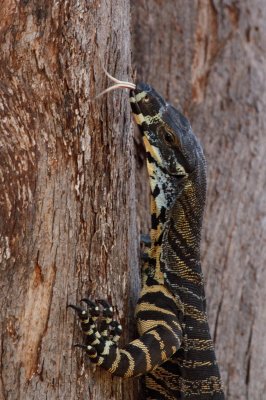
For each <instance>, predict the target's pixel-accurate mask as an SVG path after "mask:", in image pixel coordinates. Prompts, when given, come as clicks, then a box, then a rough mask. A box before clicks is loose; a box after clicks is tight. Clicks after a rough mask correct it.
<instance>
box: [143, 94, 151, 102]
mask: <svg viewBox="0 0 266 400" xmlns="http://www.w3.org/2000/svg"><path fill="white" fill-rule="evenodd" d="M149 100H150V99H149V96H148V95H147V94H146V95H145V97H143V101H144V103H148V102H149Z"/></svg>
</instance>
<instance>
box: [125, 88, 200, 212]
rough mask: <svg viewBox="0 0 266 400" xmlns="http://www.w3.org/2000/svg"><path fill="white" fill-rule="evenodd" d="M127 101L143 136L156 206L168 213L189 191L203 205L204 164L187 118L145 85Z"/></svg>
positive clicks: (135, 90) (198, 144) (132, 93)
mask: <svg viewBox="0 0 266 400" xmlns="http://www.w3.org/2000/svg"><path fill="white" fill-rule="evenodd" d="M130 102H131V108H132V112H133V114H134V118H135V121H136V123H137V124H138V125H139V128H140V130H141V133H142V136H143V141H144V146H145V149H146V155H147V166H148V173H149V177H150V184H151V189H152V195H153V197H154V198H155V201H156V203H157V207H158V208H159V209H166V211H167V210H169V209H170V208H171V207H172V206H173V204H174V203H175V202H176V200H177V199H178V198H180V196H181V195H182V193H183V192H184V191H185V192H186V191H191V190H192V189H193V190H192V191H193V193H194V197H195V196H197V193H198V194H199V195H200V197H201V199H202V202H203V204H202V205H203V206H204V200H205V192H206V163H205V158H204V154H203V151H202V147H201V145H200V143H199V140H198V139H197V138H196V136H195V135H194V133H193V131H192V128H191V125H190V123H189V121H188V120H187V118H186V117H185V116H184V115H183V114H182V113H181V112H180V111H178V110H176V109H175V108H174V107H173V106H171V105H170V104H168V103H167V102H166V101H165V100H164V99H163V98H162V97H161V96H160V95H159V94H158V93H157V92H156V91H155V90H154V89H153V88H152V87H151V86H149V85H148V84H146V83H139V84H137V85H136V87H135V89H132V90H131V92H130ZM192 200H193V199H192Z"/></svg>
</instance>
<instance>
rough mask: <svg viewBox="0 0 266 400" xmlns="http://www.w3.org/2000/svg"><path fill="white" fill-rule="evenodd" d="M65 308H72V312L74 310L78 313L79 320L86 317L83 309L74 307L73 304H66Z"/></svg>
mask: <svg viewBox="0 0 266 400" xmlns="http://www.w3.org/2000/svg"><path fill="white" fill-rule="evenodd" d="M67 308H73V310H75V311H76V312H77V313H78V315H79V317H80V318H81V317H84V318H85V317H87V312H86V311H85V310H83V308H81V307H78V306H75V305H74V304H68V305H67Z"/></svg>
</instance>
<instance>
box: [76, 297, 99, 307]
mask: <svg viewBox="0 0 266 400" xmlns="http://www.w3.org/2000/svg"><path fill="white" fill-rule="evenodd" d="M80 301H83V302H84V303H86V304H87V305H88V306H89V307H97V304H95V303H94V302H93V301H91V300H90V299H87V298H84V299H81V300H80Z"/></svg>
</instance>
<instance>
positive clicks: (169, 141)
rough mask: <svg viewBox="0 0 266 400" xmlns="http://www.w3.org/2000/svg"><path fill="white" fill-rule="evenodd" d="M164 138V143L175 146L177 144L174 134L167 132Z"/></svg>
mask: <svg viewBox="0 0 266 400" xmlns="http://www.w3.org/2000/svg"><path fill="white" fill-rule="evenodd" d="M163 138H164V141H165V142H166V143H167V144H174V143H176V137H175V135H174V134H173V133H172V132H169V131H165V132H164V134H163Z"/></svg>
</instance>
